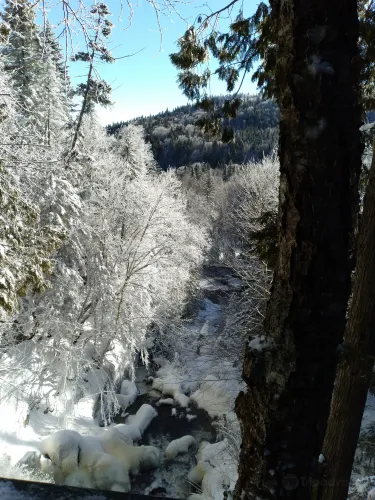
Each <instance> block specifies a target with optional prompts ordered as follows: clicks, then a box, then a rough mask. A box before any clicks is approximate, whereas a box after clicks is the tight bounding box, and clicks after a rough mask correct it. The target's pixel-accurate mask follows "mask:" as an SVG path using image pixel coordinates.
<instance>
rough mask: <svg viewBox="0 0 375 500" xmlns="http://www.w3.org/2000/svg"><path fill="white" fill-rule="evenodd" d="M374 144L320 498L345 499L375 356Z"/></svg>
mask: <svg viewBox="0 0 375 500" xmlns="http://www.w3.org/2000/svg"><path fill="white" fill-rule="evenodd" d="M374 155H375V142H374V149H373V156H372V163H371V170H370V177H369V183H368V186H367V190H366V195H365V199H364V204H363V214H362V216H361V223H360V231H359V238H358V258H357V266H356V272H355V280H354V288H353V297H352V300H351V305H350V310H349V318H348V322H347V326H346V331H345V338H344V343H343V348H342V354H341V358H340V363H339V365H338V370H337V375H336V381H335V387H334V391H333V396H332V402H331V413H330V416H329V419H328V425H327V432H326V436H325V439H324V445H323V450H322V454H323V456H324V458H325V460H326V462H323V464H322V465H321V469H322V470H321V479H322V481H321V483H320V490H318V494H317V498H322V499H323V500H345V499H346V498H347V493H348V487H349V481H350V475H351V471H352V465H353V460H354V454H355V450H356V447H357V442H358V436H359V432H360V428H361V421H362V414H363V410H364V407H365V404H366V398H367V391H368V388H369V385H370V381H371V376H372V370H373V367H374V356H375V281H374V276H375V156H374Z"/></svg>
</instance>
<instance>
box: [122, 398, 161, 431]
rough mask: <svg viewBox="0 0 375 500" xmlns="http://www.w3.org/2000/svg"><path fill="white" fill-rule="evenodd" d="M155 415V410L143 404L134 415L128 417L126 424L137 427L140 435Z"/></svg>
mask: <svg viewBox="0 0 375 500" xmlns="http://www.w3.org/2000/svg"><path fill="white" fill-rule="evenodd" d="M157 414H158V412H157V411H156V410H155V408H153V407H152V406H151V405H147V404H144V405H142V406H141V407H140V408H139V410H138V411H137V413H136V414H135V415H129V417H128V418H127V420H126V423H127V424H131V425H133V426H135V427H137V428H138V429H139V432H140V433H141V435H142V434H143V433H144V432H145V430H146V429H147V427H148V426H149V425H150V423H151V422H152V420H153V419H154V418H155V417H156V416H157Z"/></svg>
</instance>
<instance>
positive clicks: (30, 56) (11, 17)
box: [2, 0, 42, 124]
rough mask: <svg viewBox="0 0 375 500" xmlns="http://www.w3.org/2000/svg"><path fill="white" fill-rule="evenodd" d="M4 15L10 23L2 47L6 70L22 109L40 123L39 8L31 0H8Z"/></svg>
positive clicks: (4, 18) (31, 119) (29, 117)
mask: <svg viewBox="0 0 375 500" xmlns="http://www.w3.org/2000/svg"><path fill="white" fill-rule="evenodd" d="M2 19H3V20H4V21H5V22H6V23H7V24H8V25H9V27H10V30H11V31H10V36H9V40H8V43H7V44H6V45H5V46H4V48H3V49H2V53H3V56H4V59H5V70H6V71H7V72H9V74H10V75H11V82H12V85H13V88H14V90H15V94H16V98H17V100H18V102H19V104H20V106H21V111H22V112H23V114H24V115H25V116H27V117H28V119H29V120H30V122H32V123H34V124H35V123H38V116H37V115H36V114H35V110H39V109H40V104H41V99H42V97H41V94H40V82H39V80H40V79H39V75H40V73H41V49H42V46H41V41H40V37H39V34H38V27H37V25H36V23H35V12H34V10H33V8H32V5H31V4H30V3H29V1H28V0H20V1H19V2H17V3H13V2H12V1H11V0H6V2H5V9H4V12H3V14H2Z"/></svg>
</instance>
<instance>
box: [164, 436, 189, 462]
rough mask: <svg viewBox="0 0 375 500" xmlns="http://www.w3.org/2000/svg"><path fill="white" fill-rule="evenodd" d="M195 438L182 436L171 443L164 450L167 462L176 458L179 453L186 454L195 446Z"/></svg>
mask: <svg viewBox="0 0 375 500" xmlns="http://www.w3.org/2000/svg"><path fill="white" fill-rule="evenodd" d="M195 443H196V441H195V438H194V437H193V436H189V435H187V436H183V437H181V438H179V439H175V440H174V441H171V442H170V443H169V445H168V446H167V448H166V450H165V457H166V458H167V459H168V460H171V459H172V458H176V457H177V455H179V454H180V453H187V452H188V451H189V448H190V446H192V445H193V444H195Z"/></svg>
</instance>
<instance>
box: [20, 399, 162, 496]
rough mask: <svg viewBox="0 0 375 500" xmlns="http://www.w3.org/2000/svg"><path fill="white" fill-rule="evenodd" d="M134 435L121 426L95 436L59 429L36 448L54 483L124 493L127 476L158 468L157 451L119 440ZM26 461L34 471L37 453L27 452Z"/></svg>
mask: <svg viewBox="0 0 375 500" xmlns="http://www.w3.org/2000/svg"><path fill="white" fill-rule="evenodd" d="M144 406H149V405H144ZM150 408H151V409H152V407H150ZM141 409H142V408H141ZM146 410H147V408H145V409H144V410H143V412H141V413H142V415H141V417H142V418H140V419H139V423H143V424H144V423H145V413H147V412H146ZM135 416H136V415H135ZM132 432H133V434H131V433H132ZM136 432H138V434H137V436H138V437H140V433H139V428H138V427H133V426H127V425H124V424H120V425H118V426H114V427H111V428H110V429H108V430H107V431H104V432H101V434H100V435H99V436H98V437H97V436H91V435H89V436H82V435H80V434H79V433H78V432H75V431H72V430H60V431H57V432H55V433H54V434H52V435H51V436H49V437H48V438H46V439H44V440H43V441H41V442H40V443H39V448H40V452H41V454H43V456H44V459H46V460H47V461H48V462H49V464H50V468H51V470H52V474H53V478H54V481H55V482H56V483H57V484H66V485H70V486H78V487H84V488H98V489H104V490H112V491H121V492H128V491H130V479H129V473H131V474H133V475H135V474H138V473H139V471H140V470H142V469H147V468H150V467H154V468H156V467H159V466H160V462H161V460H160V452H159V450H158V449H157V448H155V447H154V446H132V445H131V444H128V443H126V442H125V440H124V439H123V438H122V437H121V436H123V437H125V438H129V436H130V435H132V436H133V437H134V436H135V433H136ZM26 462H30V464H31V465H32V466H33V467H34V468H35V467H36V468H37V467H38V454H37V453H29V454H28V455H27V456H26V457H25V459H24V463H25V464H26ZM39 463H40V461H39ZM40 468H41V469H42V466H40Z"/></svg>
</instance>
